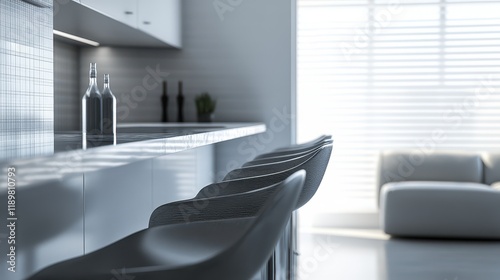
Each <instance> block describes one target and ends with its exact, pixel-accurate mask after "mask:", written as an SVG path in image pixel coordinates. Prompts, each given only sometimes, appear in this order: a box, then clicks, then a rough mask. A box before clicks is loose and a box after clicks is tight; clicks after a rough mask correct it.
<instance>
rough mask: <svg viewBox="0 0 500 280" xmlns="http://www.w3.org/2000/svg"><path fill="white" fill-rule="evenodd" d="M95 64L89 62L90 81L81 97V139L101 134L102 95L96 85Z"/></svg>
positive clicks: (95, 137)
mask: <svg viewBox="0 0 500 280" xmlns="http://www.w3.org/2000/svg"><path fill="white" fill-rule="evenodd" d="M96 67H97V65H96V64H95V63H90V74H89V77H90V82H89V87H88V88H87V91H86V92H85V94H84V95H83V98H82V133H83V139H84V140H85V139H88V138H91V139H98V137H99V136H101V135H102V96H101V93H100V92H99V88H98V87H97V69H96Z"/></svg>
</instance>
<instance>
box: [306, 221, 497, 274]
mask: <svg viewBox="0 0 500 280" xmlns="http://www.w3.org/2000/svg"><path fill="white" fill-rule="evenodd" d="M299 240H300V243H299V250H300V256H299V268H298V273H299V277H298V279H299V280H306V279H311V280H323V279H328V280H330V279H335V280H490V279H491V280H499V279H500V241H446V240H415V239H392V238H389V236H387V235H385V234H383V233H382V232H380V231H378V230H348V229H302V230H301V231H300V239H299Z"/></svg>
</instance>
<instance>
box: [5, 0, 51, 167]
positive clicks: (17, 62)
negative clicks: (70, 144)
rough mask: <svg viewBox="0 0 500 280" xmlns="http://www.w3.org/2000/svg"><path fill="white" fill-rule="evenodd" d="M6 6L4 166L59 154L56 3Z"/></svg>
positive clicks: (44, 0) (47, 0) (44, 1)
mask: <svg viewBox="0 0 500 280" xmlns="http://www.w3.org/2000/svg"><path fill="white" fill-rule="evenodd" d="M39 2H41V3H42V4H45V5H47V7H46V8H39V7H35V6H33V5H30V4H27V3H25V2H22V1H12V0H0V26H1V28H0V161H1V160H5V159H9V158H18V157H27V156H34V155H42V154H47V153H51V152H52V151H53V141H54V137H53V121H54V117H53V77H52V59H53V50H52V49H53V47H52V7H51V6H52V1H51V0H41V1H39Z"/></svg>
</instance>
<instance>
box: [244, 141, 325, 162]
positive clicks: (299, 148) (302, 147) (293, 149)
mask: <svg viewBox="0 0 500 280" xmlns="http://www.w3.org/2000/svg"><path fill="white" fill-rule="evenodd" d="M331 139H332V138H331V136H330V135H324V136H321V137H319V138H317V139H315V140H313V141H310V142H307V143H303V144H299V145H294V146H290V147H286V148H281V149H278V150H274V151H272V152H269V153H264V154H261V155H258V156H257V157H255V159H254V160H258V159H263V158H269V157H277V156H286V155H289V154H290V153H302V152H307V151H308V150H310V149H311V148H314V147H316V146H318V145H322V144H323V143H324V142H326V141H331Z"/></svg>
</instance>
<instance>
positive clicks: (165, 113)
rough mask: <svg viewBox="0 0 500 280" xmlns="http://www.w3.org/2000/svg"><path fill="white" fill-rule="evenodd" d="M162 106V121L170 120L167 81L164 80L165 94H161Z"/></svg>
mask: <svg viewBox="0 0 500 280" xmlns="http://www.w3.org/2000/svg"><path fill="white" fill-rule="evenodd" d="M161 106H162V114H161V121H162V122H168V94H167V81H163V95H162V96H161Z"/></svg>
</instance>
